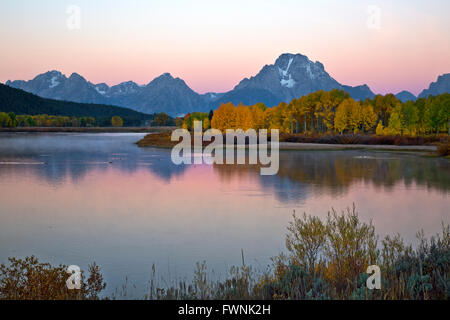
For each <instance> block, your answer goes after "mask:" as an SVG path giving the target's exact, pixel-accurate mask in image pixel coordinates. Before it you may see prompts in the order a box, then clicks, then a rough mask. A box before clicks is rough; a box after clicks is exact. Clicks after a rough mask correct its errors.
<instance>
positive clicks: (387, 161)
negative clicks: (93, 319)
mask: <svg viewBox="0 0 450 320" xmlns="http://www.w3.org/2000/svg"><path fill="white" fill-rule="evenodd" d="M214 169H215V171H216V172H217V173H218V174H219V175H220V177H221V178H222V179H223V180H231V179H242V178H244V177H246V176H248V175H257V176H259V167H258V166H248V165H235V166H231V165H215V166H214ZM259 177H260V180H261V184H262V186H263V187H270V188H272V189H273V190H274V191H275V192H276V193H277V195H278V194H279V193H280V192H281V193H282V194H283V196H282V198H284V199H286V198H290V197H291V196H296V195H291V196H288V195H286V193H289V191H291V192H293V193H297V192H298V191H299V190H298V189H295V188H299V187H300V188H301V190H302V192H304V193H305V192H306V191H307V190H314V191H315V192H326V193H328V194H331V195H337V194H341V193H343V192H346V191H347V190H348V188H349V187H350V186H351V185H353V184H355V183H359V182H364V183H367V184H372V185H373V186H375V187H378V188H384V189H387V190H389V189H391V188H393V186H395V185H396V184H398V183H404V184H405V186H406V187H410V186H412V185H414V184H415V185H419V186H423V187H426V188H429V189H435V190H439V191H441V192H445V193H446V192H448V191H449V190H450V162H449V161H448V160H445V159H436V158H425V157H420V156H418V155H409V154H400V153H399V154H394V153H381V152H362V151H361V152H360V151H320V152H319V151H311V152H280V169H279V172H278V175H276V176H259Z"/></svg>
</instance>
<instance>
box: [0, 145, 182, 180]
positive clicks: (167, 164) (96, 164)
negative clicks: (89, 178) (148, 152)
mask: <svg viewBox="0 0 450 320" xmlns="http://www.w3.org/2000/svg"><path fill="white" fill-rule="evenodd" d="M1 161H3V162H24V163H25V164H23V165H21V164H15V165H0V178H1V177H6V176H8V175H10V176H18V175H23V174H24V173H25V174H33V175H35V176H37V177H39V178H40V179H43V180H44V181H46V182H47V183H49V184H60V183H62V182H64V181H66V180H72V181H73V182H77V181H79V180H82V179H83V178H84V177H85V176H86V175H88V174H89V173H91V172H92V171H94V170H95V171H96V172H101V173H105V174H106V172H107V171H108V170H111V169H114V170H119V171H120V172H122V173H129V174H132V173H135V172H137V171H138V170H148V171H149V172H151V173H152V174H154V175H156V176H158V177H160V178H162V179H164V180H170V179H171V178H172V177H173V176H177V175H180V174H182V173H183V172H184V171H185V170H186V167H185V166H176V165H174V164H172V162H171V160H170V154H169V156H168V157H167V155H164V154H158V156H155V157H145V156H144V157H142V154H138V153H126V154H122V155H120V157H119V158H117V157H116V156H114V155H112V154H108V153H91V154H87V153H86V154H77V155H74V154H73V153H70V152H64V153H55V154H51V155H45V156H39V155H35V156H30V155H28V156H27V157H20V158H17V157H2V160H1ZM27 163H28V164H27ZM30 163H32V164H30Z"/></svg>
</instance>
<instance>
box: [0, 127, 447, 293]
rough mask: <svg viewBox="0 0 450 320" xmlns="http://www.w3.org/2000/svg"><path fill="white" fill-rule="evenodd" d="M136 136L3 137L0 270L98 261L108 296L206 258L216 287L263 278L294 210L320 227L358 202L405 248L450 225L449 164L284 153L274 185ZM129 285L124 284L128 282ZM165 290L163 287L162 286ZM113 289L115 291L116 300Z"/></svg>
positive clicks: (372, 155) (404, 157)
mask: <svg viewBox="0 0 450 320" xmlns="http://www.w3.org/2000/svg"><path fill="white" fill-rule="evenodd" d="M141 137H143V134H54V133H53V134H17V133H15V134H5V133H3V134H0V263H6V262H7V258H8V257H12V256H14V257H25V256H27V255H35V256H37V257H38V258H39V259H40V260H42V261H48V262H52V263H55V264H59V263H63V264H66V265H71V264H76V265H79V266H80V267H81V268H82V269H84V268H86V267H87V265H88V264H89V263H90V262H93V261H95V262H96V263H97V264H99V265H100V266H101V268H102V272H103V274H104V276H105V280H106V282H107V283H108V287H107V293H109V294H110V293H112V292H113V291H114V289H116V288H119V289H120V287H121V286H122V285H123V284H124V283H125V282H126V281H128V286H127V287H128V289H127V290H128V293H127V296H128V297H140V296H142V295H143V294H144V292H145V290H146V288H147V287H148V282H149V280H150V274H151V268H152V264H155V265H156V272H157V274H158V275H159V277H161V278H162V279H164V280H161V281H165V282H173V281H175V280H179V279H185V278H186V279H190V278H191V276H192V274H193V270H194V268H195V263H196V262H198V261H203V260H206V261H207V264H208V269H209V270H210V271H211V276H212V277H217V278H223V277H225V275H226V272H227V270H228V269H229V268H230V267H231V266H232V265H239V264H240V263H241V249H243V250H244V254H245V259H246V263H247V264H252V265H253V267H254V268H255V269H257V270H264V269H265V268H266V267H267V265H268V264H269V263H270V257H272V256H275V255H277V254H278V253H280V252H282V251H283V250H285V249H284V236H285V233H286V226H287V224H288V222H289V221H290V219H291V216H292V213H293V212H294V210H295V211H296V212H298V213H303V212H306V213H309V214H314V215H318V216H320V217H325V216H326V214H327V212H328V211H329V210H330V209H331V207H334V208H336V209H338V210H341V209H345V208H346V207H349V206H352V204H353V203H355V205H356V207H357V210H358V211H359V213H360V217H361V219H362V220H363V221H366V222H369V221H370V220H372V221H373V223H374V225H375V227H376V230H377V233H378V234H379V235H380V236H381V237H383V236H384V235H386V234H392V233H397V232H398V233H400V234H401V235H402V236H403V238H404V239H405V240H406V241H408V242H411V243H414V241H415V233H416V231H417V230H418V229H420V228H422V229H423V230H424V231H425V233H426V234H427V235H432V234H434V233H436V232H438V231H440V226H441V222H442V221H444V222H446V223H449V218H450V209H449V208H450V197H449V196H450V161H448V160H445V159H436V158H425V157H420V156H418V155H415V154H405V153H386V152H369V151H286V152H281V153H280V171H279V174H278V175H276V176H260V175H259V169H257V168H254V167H251V166H241V165H239V166H238V165H236V166H208V165H190V166H176V165H174V164H172V162H171V160H170V150H162V149H154V148H145V149H142V148H138V147H137V146H136V145H135V144H134V143H135V142H136V141H137V140H139V139H140V138H141ZM126 278H127V280H126ZM162 283H164V282H162ZM119 291H120V290H119Z"/></svg>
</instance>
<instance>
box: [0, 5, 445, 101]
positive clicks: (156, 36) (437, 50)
mask: <svg viewBox="0 0 450 320" xmlns="http://www.w3.org/2000/svg"><path fill="white" fill-rule="evenodd" d="M70 4H72V2H70V1H58V2H56V3H55V2H54V1H49V0H43V1H42V2H39V4H38V3H37V2H34V1H29V0H16V1H2V3H1V4H0V6H1V9H2V10H0V38H1V39H2V42H3V43H5V44H6V45H2V50H1V51H0V82H6V81H7V80H9V79H11V80H15V79H25V80H29V79H31V78H33V77H34V76H36V75H37V74H40V73H43V72H46V71H49V70H55V69H56V70H59V71H61V72H63V73H65V74H66V75H70V74H71V73H72V72H77V73H79V74H81V75H83V76H84V77H85V78H86V79H87V80H89V81H91V82H94V83H99V82H106V83H108V84H109V85H114V84H117V83H120V82H122V81H128V80H133V81H135V82H137V83H139V84H146V83H148V82H150V81H151V80H152V79H153V78H155V77H156V76H158V75H160V74H162V73H164V72H170V73H171V74H172V75H173V76H175V77H180V78H182V79H183V80H185V81H186V83H187V84H188V85H189V86H190V87H191V88H192V89H194V90H195V91H197V92H199V93H204V92H208V91H214V92H223V91H228V90H230V89H232V88H233V87H234V86H235V85H236V84H237V83H238V82H239V81H240V80H242V79H243V78H244V77H250V76H253V75H255V74H256V73H257V72H258V71H259V70H260V69H261V68H262V67H263V66H264V65H265V64H273V63H274V61H275V59H276V58H277V57H278V56H279V55H280V54H282V53H285V52H290V53H302V54H305V55H307V56H308V57H309V58H310V59H311V60H313V61H320V62H322V63H323V64H324V66H325V69H326V70H327V71H328V72H329V74H330V75H331V76H332V77H333V78H335V79H336V80H337V81H339V82H340V83H342V84H347V85H359V84H363V83H366V84H368V85H369V86H370V88H371V89H372V90H373V91H374V92H375V93H388V92H394V93H397V92H398V91H401V90H409V91H411V92H413V93H414V94H418V93H420V92H421V91H422V90H423V89H424V88H427V87H428V85H429V84H430V82H432V81H435V80H436V79H437V77H438V76H439V75H441V74H444V73H448V72H450V41H449V40H448V39H449V36H448V35H449V31H450V23H449V22H448V14H447V13H448V12H449V9H450V5H449V3H448V1H438V0H435V1H416V2H412V3H411V2H408V1H403V0H402V1H375V4H376V5H377V7H378V8H379V9H380V28H379V29H371V28H368V27H367V21H368V18H369V15H368V12H367V5H368V4H367V3H362V2H361V1H350V0H347V1H342V2H339V4H338V3H337V2H335V1H325V0H321V1H317V2H314V3H308V4H306V3H302V2H299V1H293V0H284V1H276V2H274V1H254V0H242V1H228V2H227V3H220V4H219V3H212V2H211V1H202V0H196V1H192V2H185V1H176V0H175V1H166V2H162V1H154V2H148V1H140V0H133V1H109V2H107V1H96V2H95V3H93V2H92V1H85V0H80V1H77V5H78V7H79V8H80V10H81V15H80V21H81V25H80V29H75V30H70V29H69V28H68V27H67V20H68V18H69V17H70V14H67V13H66V10H67V7H68V5H70Z"/></svg>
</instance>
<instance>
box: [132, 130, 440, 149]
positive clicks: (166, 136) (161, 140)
mask: <svg viewBox="0 0 450 320" xmlns="http://www.w3.org/2000/svg"><path fill="white" fill-rule="evenodd" d="M170 137H171V134H170V132H168V131H166V132H160V133H152V134H148V135H146V136H145V137H144V138H142V139H141V140H139V141H138V142H137V145H138V146H139V147H157V148H172V147H173V146H175V145H176V144H178V142H177V141H171V140H170ZM192 140H193V139H192ZM209 143H210V142H205V141H203V146H206V145H208V144H209ZM279 148H280V150H305V151H306V150H378V151H412V152H426V153H434V152H436V151H437V146H435V145H406V146H398V145H384V144H383V145H381V144H338V143H336V144H331V143H306V142H283V141H282V142H280V143H279Z"/></svg>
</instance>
